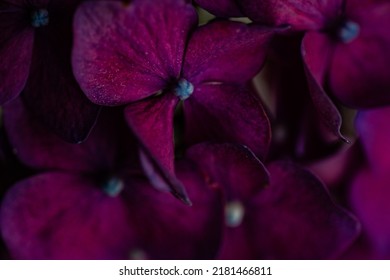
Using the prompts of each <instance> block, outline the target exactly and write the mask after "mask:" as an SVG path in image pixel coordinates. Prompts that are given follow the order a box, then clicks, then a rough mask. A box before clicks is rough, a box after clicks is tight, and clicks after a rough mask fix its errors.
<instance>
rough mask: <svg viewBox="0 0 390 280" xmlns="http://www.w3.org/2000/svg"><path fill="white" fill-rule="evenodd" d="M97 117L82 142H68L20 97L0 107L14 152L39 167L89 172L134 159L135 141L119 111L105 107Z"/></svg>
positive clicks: (26, 161) (24, 160)
mask: <svg viewBox="0 0 390 280" xmlns="http://www.w3.org/2000/svg"><path fill="white" fill-rule="evenodd" d="M118 113H119V115H118ZM100 119H101V120H99V122H98V125H97V126H96V127H95V129H94V130H93V132H92V133H91V135H90V137H89V138H88V140H87V141H86V142H84V143H82V144H70V143H67V142H65V141H64V140H62V139H61V138H59V137H58V136H57V135H55V134H53V133H52V132H50V131H48V130H47V129H46V127H43V126H42V125H41V124H40V123H39V122H37V121H36V120H35V119H34V118H33V117H32V116H31V114H29V112H28V111H27V110H26V109H25V108H24V106H23V103H22V101H21V100H20V98H19V99H16V100H14V101H12V102H11V103H9V104H7V106H4V125H5V128H6V132H7V135H8V137H9V140H10V143H11V146H12V148H13V150H14V153H16V155H17V156H18V158H19V159H20V160H21V161H22V162H23V163H24V164H26V165H28V166H29V167H32V168H34V169H40V170H43V169H50V170H52V169H61V170H70V171H93V170H96V169H108V168H113V167H114V166H115V165H116V164H117V162H118V163H121V160H122V159H123V158H127V157H128V158H132V159H133V160H134V158H136V156H137V151H136V144H135V140H134V138H133V136H132V135H131V134H130V131H129V129H128V128H127V125H126V123H125V122H124V119H123V118H122V116H121V114H120V112H113V111H112V110H109V109H107V110H105V111H104V112H103V113H102V115H101V117H100ZM133 164H134V163H133Z"/></svg>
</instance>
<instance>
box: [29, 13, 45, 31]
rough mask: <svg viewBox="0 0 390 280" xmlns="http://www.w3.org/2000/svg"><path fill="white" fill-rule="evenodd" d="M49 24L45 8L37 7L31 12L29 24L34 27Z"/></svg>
mask: <svg viewBox="0 0 390 280" xmlns="http://www.w3.org/2000/svg"><path fill="white" fill-rule="evenodd" d="M48 24H49V12H48V11H47V10H45V9H38V10H35V11H33V12H32V13H31V25H32V26H33V27H35V28H38V27H42V26H46V25H48Z"/></svg>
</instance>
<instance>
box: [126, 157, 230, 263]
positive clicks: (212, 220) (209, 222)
mask: <svg viewBox="0 0 390 280" xmlns="http://www.w3.org/2000/svg"><path fill="white" fill-rule="evenodd" d="M196 170H197V169H196V167H195V166H193V165H190V164H188V163H180V164H179V165H178V166H177V175H178V177H179V179H180V180H181V181H182V182H183V183H184V184H185V186H186V188H187V190H188V194H189V196H190V197H191V200H192V202H193V205H192V206H191V207H189V206H187V205H184V204H183V203H181V202H180V201H178V200H177V199H175V198H174V197H172V196H167V194H165V193H161V192H158V191H156V190H155V189H153V188H151V187H150V185H145V184H140V185H139V186H138V187H137V189H135V188H129V189H128V197H127V200H126V202H127V204H128V205H129V206H130V207H131V208H130V209H131V212H132V213H133V215H134V217H135V219H136V222H137V228H138V229H140V236H141V238H142V242H140V244H139V247H138V250H140V251H141V252H142V251H143V252H145V253H146V257H147V258H149V259H212V258H214V257H215V255H216V254H217V250H218V247H219V243H220V239H221V234H222V228H223V227H222V226H223V225H222V222H223V219H222V217H223V203H222V196H221V193H220V191H219V190H218V189H213V188H210V187H209V185H208V184H206V183H205V182H204V180H203V177H202V176H199V175H198V173H197V171H196ZM132 206H134V208H133V207H132Z"/></svg>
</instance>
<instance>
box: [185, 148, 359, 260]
mask: <svg viewBox="0 0 390 280" xmlns="http://www.w3.org/2000/svg"><path fill="white" fill-rule="evenodd" d="M188 157H189V158H191V159H192V160H194V161H195V162H197V164H198V165H199V166H200V168H201V169H202V170H203V172H204V174H207V178H208V179H207V181H208V182H209V184H210V185H212V186H214V187H215V188H218V187H219V188H221V189H222V190H223V192H224V196H225V229H224V236H223V240H222V244H221V248H220V252H219V258H222V259H324V258H336V257H339V256H340V254H341V253H343V252H344V251H345V250H346V249H347V248H348V247H349V246H350V245H351V244H352V242H353V241H355V239H356V238H357V236H358V234H359V233H360V225H359V223H358V222H357V220H356V219H355V218H354V217H353V216H351V215H350V214H349V213H347V212H346V211H345V210H343V209H341V208H340V207H339V206H337V205H336V204H335V203H334V202H333V201H332V199H331V197H330V196H329V194H328V192H327V191H326V189H325V187H324V185H323V184H322V183H321V182H320V181H319V180H318V179H317V178H316V177H315V176H314V175H313V174H311V173H310V172H309V171H306V170H304V169H302V168H300V167H298V166H297V165H295V164H293V163H291V162H285V161H280V162H273V163H271V164H269V165H268V166H267V168H265V167H264V166H263V165H262V164H261V162H260V161H259V160H258V159H257V158H256V157H255V156H254V155H253V154H252V153H251V152H250V151H249V150H247V149H245V148H243V147H239V146H234V145H232V144H225V145H215V144H201V145H197V146H195V147H193V148H191V149H190V150H189V154H188Z"/></svg>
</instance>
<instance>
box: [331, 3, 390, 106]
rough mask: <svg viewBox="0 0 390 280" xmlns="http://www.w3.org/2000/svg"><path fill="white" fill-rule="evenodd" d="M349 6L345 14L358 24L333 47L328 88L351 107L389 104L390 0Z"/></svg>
mask: <svg viewBox="0 0 390 280" xmlns="http://www.w3.org/2000/svg"><path fill="white" fill-rule="evenodd" d="M347 2H348V1H347ZM378 3H379V2H378ZM350 6H351V7H350V11H348V12H349V14H348V15H347V16H348V19H349V20H350V21H351V22H354V23H355V24H358V26H359V31H358V32H359V34H358V36H357V38H356V39H354V40H353V41H351V42H348V43H340V44H337V45H336V47H335V49H334V54H333V58H332V63H331V65H330V69H329V71H330V72H329V73H330V74H329V81H330V85H331V88H332V91H333V93H334V94H335V96H336V97H337V98H338V99H340V100H341V101H342V102H343V103H344V104H346V105H348V106H352V107H357V108H370V107H378V106H383V105H384V104H390V94H389V92H390V72H389V65H390V55H389V52H388V49H389V48H390V33H389V28H390V17H389V14H390V4H389V3H382V4H380V3H379V4H377V3H371V5H365V6H364V5H362V4H361V3H360V2H359V3H356V4H355V5H354V6H352V5H350Z"/></svg>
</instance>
